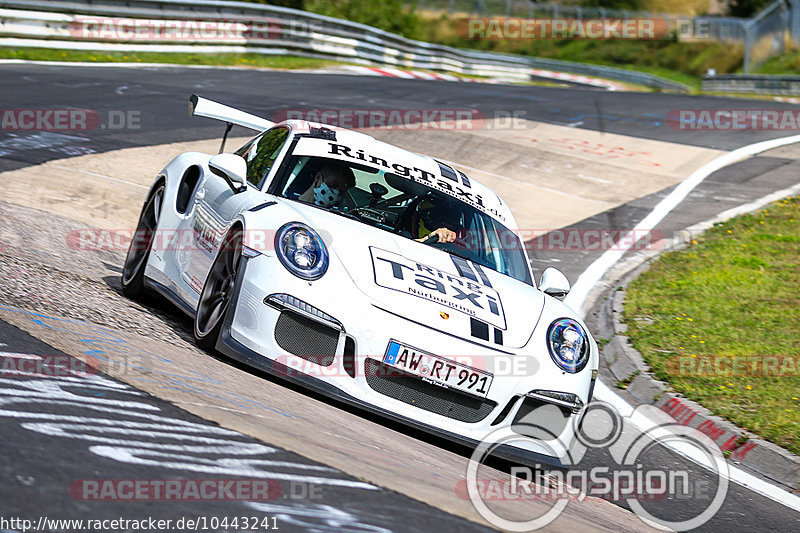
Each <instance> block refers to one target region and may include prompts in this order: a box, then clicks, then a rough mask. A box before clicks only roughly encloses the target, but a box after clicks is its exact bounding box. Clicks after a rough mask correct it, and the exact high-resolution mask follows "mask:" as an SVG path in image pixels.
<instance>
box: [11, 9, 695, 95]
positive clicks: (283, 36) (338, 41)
mask: <svg viewBox="0 0 800 533" xmlns="http://www.w3.org/2000/svg"><path fill="white" fill-rule="evenodd" d="M80 16H84V17H86V16H94V17H113V18H120V17H123V18H131V19H151V20H183V21H185V20H196V21H203V20H205V21H208V20H226V21H230V20H235V21H240V22H241V23H243V24H245V25H246V24H248V23H249V22H250V21H264V20H268V21H273V22H274V23H276V24H277V25H278V27H279V28H280V31H279V32H277V33H276V35H266V36H263V35H262V36H257V37H254V38H250V37H247V38H244V37H243V38H231V39H227V40H225V39H219V40H214V42H213V44H212V43H209V41H208V40H203V39H194V40H193V39H188V40H182V41H181V42H180V43H176V42H174V41H171V42H165V41H164V40H157V39H153V40H149V41H146V42H142V41H141V40H138V39H137V40H136V42H132V41H131V40H125V39H121V38H118V39H114V38H103V39H87V38H83V37H79V36H76V35H73V33H74V31H71V30H70V29H71V26H70V24H74V22H75V21H76V20H77V19H78V18H79V17H80ZM0 46H15V47H40V48H41V47H47V48H58V49H75V50H97V51H158V52H164V51H173V52H207V53H222V52H233V53H243V52H251V53H263V54H286V53H293V54H299V55H305V56H311V57H323V58H330V59H338V60H344V61H349V62H353V63H362V64H373V65H391V66H394V67H400V68H412V69H429V70H434V71H439V72H453V73H460V74H466V75H476V76H490V77H501V78H507V79H511V80H519V81H523V80H528V79H530V76H531V69H548V70H554V71H558V72H568V73H574V74H583V75H591V76H597V77H602V78H606V79H610V80H616V81H621V82H627V83H635V84H639V85H644V86H647V87H653V88H657V89H661V90H670V91H678V92H687V91H688V90H689V87H687V86H685V85H683V84H680V83H675V82H671V81H667V80H664V79H661V78H658V77H657V76H653V75H650V74H646V73H641V72H634V71H629V70H624V69H617V68H612V67H604V66H599V65H586V64H582V63H571V62H566V61H556V60H545V59H539V58H530V57H523V56H514V55H507V54H496V53H488V52H479V51H472V50H463V49H457V48H451V47H448V46H443V45H437V44H431V43H424V42H420V41H412V40H410V39H406V38H404V37H401V36H399V35H395V34H392V33H388V32H385V31H382V30H379V29H376V28H372V27H370V26H365V25H363V24H358V23H355V22H350V21H345V20H340V19H334V18H330V17H325V16H322V15H317V14H315V13H309V12H306V11H299V10H295V9H289V8H283V7H278V6H270V5H264V4H255V3H245V2H232V1H224V0H72V1H70V0H0Z"/></svg>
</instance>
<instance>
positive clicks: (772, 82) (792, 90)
mask: <svg viewBox="0 0 800 533" xmlns="http://www.w3.org/2000/svg"><path fill="white" fill-rule="evenodd" d="M703 91H706V92H720V93H751V94H785V95H800V76H772V75H757V74H720V75H717V76H706V77H704V78H703Z"/></svg>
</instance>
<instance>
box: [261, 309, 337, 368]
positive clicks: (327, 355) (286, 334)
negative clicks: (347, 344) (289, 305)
mask: <svg viewBox="0 0 800 533" xmlns="http://www.w3.org/2000/svg"><path fill="white" fill-rule="evenodd" d="M275 340H276V341H277V343H278V346H280V347H281V348H283V349H284V350H286V351H287V352H289V353H290V354H293V355H296V356H298V357H302V358H303V359H306V360H307V361H311V362H312V363H316V364H318V365H322V366H330V365H332V364H333V359H334V357H335V356H336V346H337V345H338V343H339V331H338V330H336V329H333V328H331V327H328V326H325V325H323V324H320V323H319V322H316V321H314V320H311V319H310V318H306V317H304V316H302V315H299V314H297V313H292V312H291V311H283V312H281V314H280V316H279V317H278V322H277V323H276V324H275Z"/></svg>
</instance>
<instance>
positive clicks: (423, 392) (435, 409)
mask: <svg viewBox="0 0 800 533" xmlns="http://www.w3.org/2000/svg"><path fill="white" fill-rule="evenodd" d="M364 370H365V376H366V378H367V384H368V385H369V386H370V387H372V389H373V390H375V391H377V392H380V393H381V394H385V395H386V396H390V397H392V398H394V399H396V400H400V401H401V402H405V403H407V404H409V405H413V406H415V407H419V408H420V409H424V410H426V411H430V412H431V413H436V414H438V415H443V416H446V417H448V418H452V419H454V420H458V421H460V422H469V423H475V422H480V421H481V420H483V419H484V418H486V417H487V416H489V413H491V412H492V409H494V408H495V407H497V404H496V403H495V402H493V401H491V400H486V399H482V398H476V397H474V396H468V395H466V394H462V393H460V392H457V391H454V390H453V389H445V388H444V387H439V386H438V385H433V384H431V383H426V382H425V381H422V379H420V378H418V377H416V376H412V375H410V374H407V373H405V372H403V371H401V370H397V369H396V368H394V367H392V366H389V365H386V364H384V363H381V362H380V361H375V360H373V359H367V360H366V362H365V363H364Z"/></svg>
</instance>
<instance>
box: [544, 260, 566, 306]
mask: <svg viewBox="0 0 800 533" xmlns="http://www.w3.org/2000/svg"><path fill="white" fill-rule="evenodd" d="M569 289H570V287H569V280H567V277H566V276H565V275H564V274H562V273H561V271H560V270H557V269H555V268H553V267H550V268H547V269H545V271H544V272H543V273H542V280H541V281H540V282H539V290H540V291H542V292H543V293H545V294H549V295H550V296H553V297H555V298H563V297H564V296H566V295H567V294H569Z"/></svg>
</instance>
